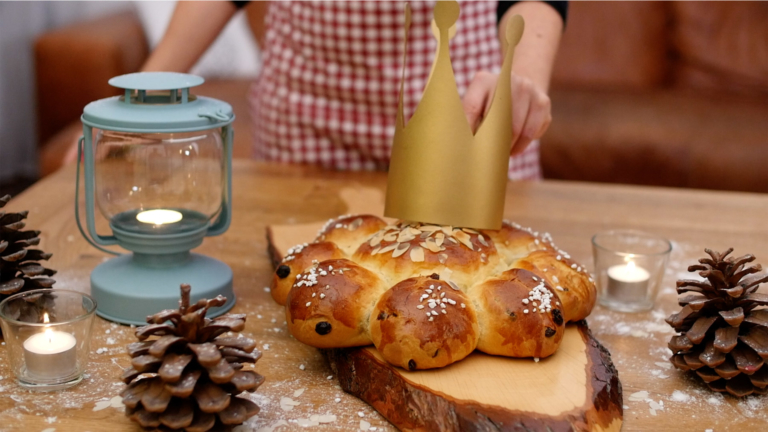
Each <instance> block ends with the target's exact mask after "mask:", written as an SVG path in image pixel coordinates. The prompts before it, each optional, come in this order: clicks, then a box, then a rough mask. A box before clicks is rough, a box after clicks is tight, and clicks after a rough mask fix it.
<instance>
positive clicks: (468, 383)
mask: <svg viewBox="0 0 768 432" xmlns="http://www.w3.org/2000/svg"><path fill="white" fill-rule="evenodd" d="M349 195H350V196H361V195H360V194H353V193H350V194H349ZM368 196H370V195H368ZM356 204H357V205H350V207H356V210H363V211H361V213H363V212H365V211H364V209H362V208H360V207H365V205H360V203H356ZM371 213H374V214H376V213H379V214H380V212H371ZM322 225H323V224H322V223H317V224H306V225H283V226H271V227H268V229H267V239H268V245H269V252H270V256H271V258H272V261H273V263H274V264H275V265H277V264H278V263H279V262H280V261H281V260H282V257H283V256H284V252H285V251H286V250H287V249H288V248H290V247H291V246H293V245H296V244H299V243H305V242H309V241H312V239H314V237H315V235H316V234H317V232H318V230H319V229H320V228H321V227H322ZM322 351H323V354H324V355H325V357H326V358H327V359H328V361H329V363H330V364H331V367H332V369H333V370H334V375H336V377H337V378H338V380H339V383H340V385H341V387H342V388H343V389H344V391H346V392H347V393H350V394H353V395H355V396H357V397H359V398H360V399H362V400H364V401H366V402H367V403H369V404H370V405H371V406H373V407H374V408H375V409H376V410H377V411H379V412H380V413H381V414H382V415H383V416H384V417H386V418H387V420H389V421H390V422H391V423H392V424H393V425H395V426H397V427H398V428H399V429H401V430H404V431H547V432H549V431H572V430H575V431H619V430H620V429H621V424H622V418H623V410H622V403H623V402H622V392H621V383H620V382H619V377H618V373H617V372H616V368H614V366H613V363H612V362H611V355H610V353H608V351H607V350H606V349H605V348H604V347H603V346H602V345H600V343H599V342H598V341H597V340H596V339H595V338H594V337H593V336H592V334H591V333H590V331H589V328H588V327H587V323H586V321H581V322H579V323H576V324H569V325H568V326H567V327H566V331H565V335H564V336H563V340H562V343H561V345H560V347H559V348H558V350H557V352H556V353H555V355H553V356H551V357H549V358H546V359H542V360H541V361H538V362H535V361H534V360H532V359H513V358H507V357H498V356H489V355H486V354H483V353H480V352H477V351H476V352H475V353H473V354H472V355H470V356H469V357H467V358H465V359H464V360H462V361H460V362H457V363H454V364H452V365H450V366H448V367H445V368H441V369H433V370H426V371H413V372H411V371H406V370H404V369H401V368H399V367H396V366H392V365H390V364H388V363H387V362H386V361H384V359H383V358H382V357H381V356H380V355H379V353H378V352H377V351H376V349H375V348H374V347H366V348H348V349H330V350H322Z"/></svg>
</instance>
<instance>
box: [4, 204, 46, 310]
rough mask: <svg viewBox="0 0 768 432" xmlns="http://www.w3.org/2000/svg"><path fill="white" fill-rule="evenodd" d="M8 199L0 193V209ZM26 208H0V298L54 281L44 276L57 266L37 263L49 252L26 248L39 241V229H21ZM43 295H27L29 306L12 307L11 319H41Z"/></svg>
mask: <svg viewBox="0 0 768 432" xmlns="http://www.w3.org/2000/svg"><path fill="white" fill-rule="evenodd" d="M10 200H11V196H10V195H6V196H4V197H0V209H2V208H3V207H5V205H6V204H8V201H10ZM28 213H29V212H28V211H23V212H20V213H6V212H4V211H0V301H2V300H3V299H5V298H6V297H8V296H11V295H13V294H17V293H20V292H24V291H30V290H34V289H40V288H51V287H53V284H54V283H55V282H56V281H55V280H53V279H51V278H49V277H46V276H53V275H54V274H56V270H51V269H47V268H45V267H43V266H42V265H40V263H38V261H41V260H48V258H50V257H51V254H49V253H45V252H43V251H41V250H37V249H28V248H29V247H30V246H37V245H38V244H40V237H38V236H39V235H40V231H23V228H24V226H25V225H26V224H25V223H24V219H26V218H27V214H28ZM41 297H42V296H36V297H35V298H29V299H28V300H29V304H28V307H21V308H18V309H17V310H15V311H12V314H13V315H15V316H12V318H14V319H18V320H21V321H25V322H42V321H41V319H39V318H40V317H39V316H38V315H39V312H40V311H41V310H42V308H41V307H40V306H41V305H40V302H43V301H45V299H44V298H41Z"/></svg>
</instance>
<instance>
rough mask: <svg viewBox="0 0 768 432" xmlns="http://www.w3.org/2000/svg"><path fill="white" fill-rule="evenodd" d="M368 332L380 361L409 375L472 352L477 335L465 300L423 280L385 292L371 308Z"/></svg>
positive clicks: (474, 318)
mask: <svg viewBox="0 0 768 432" xmlns="http://www.w3.org/2000/svg"><path fill="white" fill-rule="evenodd" d="M430 300H432V301H431V302H430ZM462 305H463V306H462ZM370 326H371V338H372V340H373V344H374V345H376V349H377V350H378V351H379V353H380V354H381V355H382V357H384V359H385V360H387V361H388V362H389V363H392V364H394V365H397V366H400V367H402V368H404V369H408V370H416V369H432V368H438V367H443V366H446V365H449V364H451V363H453V362H456V361H459V360H461V359H463V358H464V357H466V356H468V355H469V354H470V353H471V352H472V351H474V350H475V347H476V346H477V337H478V332H479V329H478V324H477V315H476V314H475V310H474V307H473V306H472V304H471V303H470V302H469V299H468V298H467V296H466V294H464V292H462V291H460V290H455V289H453V288H452V287H451V285H449V284H448V283H446V282H444V281H441V280H438V279H433V278H431V277H424V276H420V277H414V278H410V279H406V280H404V281H402V282H400V283H398V284H397V285H395V286H393V287H392V288H391V289H389V290H387V291H386V292H385V293H384V295H383V296H382V297H381V299H380V300H379V301H378V302H377V303H376V306H375V307H374V308H373V312H372V313H371V318H370Z"/></svg>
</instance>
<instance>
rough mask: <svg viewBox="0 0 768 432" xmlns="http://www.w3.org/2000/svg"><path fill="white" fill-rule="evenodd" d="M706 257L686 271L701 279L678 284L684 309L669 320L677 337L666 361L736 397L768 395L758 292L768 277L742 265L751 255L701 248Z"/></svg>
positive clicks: (765, 314) (767, 340) (767, 323)
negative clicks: (736, 256) (733, 255)
mask: <svg viewBox="0 0 768 432" xmlns="http://www.w3.org/2000/svg"><path fill="white" fill-rule="evenodd" d="M705 251H706V252H707V254H709V256H710V258H702V259H700V260H699V263H700V264H697V265H692V266H690V267H688V271H690V272H694V271H699V275H701V276H702V277H704V278H706V279H705V280H704V281H698V280H680V281H678V282H677V292H678V294H683V293H685V292H693V293H695V294H690V295H687V296H685V297H682V298H680V300H679V304H680V306H683V309H682V310H681V311H680V312H678V313H676V314H673V315H670V317H669V318H667V323H669V325H671V326H672V327H674V328H675V330H676V331H677V332H678V333H680V334H678V335H676V336H673V337H672V339H671V340H670V341H669V349H671V350H672V352H673V355H672V357H671V358H670V361H671V362H672V364H673V365H675V366H676V367H677V368H679V369H682V370H684V371H688V370H693V371H695V372H696V374H697V375H698V376H699V377H701V379H702V380H704V382H706V383H707V385H708V386H709V388H711V389H712V390H715V391H718V392H724V391H727V392H728V393H730V394H732V395H734V396H746V395H749V394H752V393H758V394H765V393H768V388H766V386H768V366H765V359H766V358H768V309H764V308H761V309H757V308H758V307H759V306H765V305H768V295H766V294H762V293H757V292H756V291H757V289H758V287H759V286H760V284H761V283H763V282H766V281H768V275H766V274H755V273H758V272H760V271H761V270H762V267H761V266H760V264H756V265H754V266H752V267H746V264H748V263H750V262H752V261H754V260H755V257H754V256H753V255H744V256H742V257H739V258H733V257H728V255H729V254H730V253H731V252H733V248H731V249H728V250H727V251H725V252H723V253H718V252H713V251H711V250H709V249H705Z"/></svg>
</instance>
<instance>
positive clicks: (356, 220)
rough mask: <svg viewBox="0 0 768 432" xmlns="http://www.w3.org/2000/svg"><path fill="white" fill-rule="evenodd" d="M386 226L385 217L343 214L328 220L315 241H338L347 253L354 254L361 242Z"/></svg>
mask: <svg viewBox="0 0 768 432" xmlns="http://www.w3.org/2000/svg"><path fill="white" fill-rule="evenodd" d="M385 226H387V223H386V222H384V220H383V219H381V218H380V217H376V216H372V215H351V216H342V217H339V218H336V219H331V220H330V221H328V222H327V223H326V224H325V226H324V227H323V228H322V229H321V230H320V232H319V233H318V234H317V238H316V239H315V241H316V242H322V241H329V242H333V243H336V245H337V246H338V247H340V248H341V249H342V250H343V251H344V252H345V253H346V254H347V255H352V253H353V252H354V251H355V249H357V247H358V246H360V243H362V242H364V241H366V239H368V238H370V237H371V236H372V235H373V234H374V233H375V232H377V231H379V230H381V229H383V228H384V227H385Z"/></svg>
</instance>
